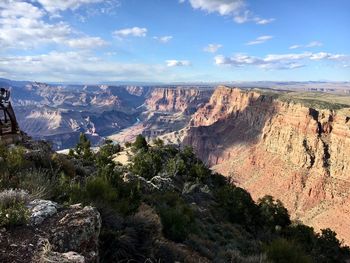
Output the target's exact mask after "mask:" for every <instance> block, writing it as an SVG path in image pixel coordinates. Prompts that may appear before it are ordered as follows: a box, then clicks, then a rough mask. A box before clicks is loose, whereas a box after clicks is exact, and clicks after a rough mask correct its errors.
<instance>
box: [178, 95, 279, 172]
mask: <svg viewBox="0 0 350 263" xmlns="http://www.w3.org/2000/svg"><path fill="white" fill-rule="evenodd" d="M276 112H277V111H276V104H275V102H274V99H273V98H272V97H270V96H267V95H260V96H259V97H257V98H254V97H250V98H249V102H248V105H247V107H245V108H244V110H241V111H239V110H237V111H234V112H232V113H230V114H227V116H226V118H224V119H221V120H218V121H216V122H214V123H213V124H211V125H209V126H198V127H190V130H189V132H188V135H187V136H186V138H185V139H184V142H183V143H184V144H185V145H191V146H192V147H193V149H194V151H195V152H196V153H197V155H198V156H199V157H200V158H201V159H202V160H203V161H204V162H206V163H207V164H208V165H214V164H216V162H217V159H218V158H219V157H220V156H222V153H223V152H225V151H226V150H228V149H229V148H231V147H233V146H235V145H238V144H256V143H257V142H258V141H259V140H260V137H261V135H262V132H263V128H264V127H265V124H266V122H268V121H270V120H271V119H272V117H273V116H274V115H275V114H276Z"/></svg>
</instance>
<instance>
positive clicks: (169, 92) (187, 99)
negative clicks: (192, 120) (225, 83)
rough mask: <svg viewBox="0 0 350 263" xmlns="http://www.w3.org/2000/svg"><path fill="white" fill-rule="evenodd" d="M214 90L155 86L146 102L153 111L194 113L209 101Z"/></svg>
mask: <svg viewBox="0 0 350 263" xmlns="http://www.w3.org/2000/svg"><path fill="white" fill-rule="evenodd" d="M211 93H212V91H211V90H205V89H200V88H182V87H178V88H155V89H153V90H152V92H151V94H150V96H149V97H148V99H147V100H146V102H145V104H146V106H147V108H148V109H149V110H152V111H166V112H183V113H188V114H192V113H194V112H195V111H196V109H197V108H198V107H199V106H200V105H201V104H203V103H205V102H207V101H208V99H209V97H210V95H211Z"/></svg>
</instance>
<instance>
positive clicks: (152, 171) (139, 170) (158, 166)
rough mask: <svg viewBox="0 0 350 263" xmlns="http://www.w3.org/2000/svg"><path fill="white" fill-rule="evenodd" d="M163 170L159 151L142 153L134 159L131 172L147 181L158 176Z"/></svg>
mask: <svg viewBox="0 0 350 263" xmlns="http://www.w3.org/2000/svg"><path fill="white" fill-rule="evenodd" d="M162 168H163V160H162V156H161V154H160V152H159V151H157V150H153V149H151V150H149V151H147V152H144V151H141V152H139V153H137V154H136V155H135V156H134V158H133V164H132V166H131V171H132V172H133V173H135V174H137V175H139V176H142V177H144V178H146V179H151V178H152V177H154V176H156V175H157V174H158V173H159V172H160V171H161V170H162Z"/></svg>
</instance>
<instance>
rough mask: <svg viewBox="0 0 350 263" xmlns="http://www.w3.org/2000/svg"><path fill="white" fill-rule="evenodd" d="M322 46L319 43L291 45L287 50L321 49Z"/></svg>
mask: <svg viewBox="0 0 350 263" xmlns="http://www.w3.org/2000/svg"><path fill="white" fill-rule="evenodd" d="M321 46H323V44H322V43H321V42H320V41H312V42H310V43H309V44H306V45H292V46H290V47H289V49H297V48H313V47H321Z"/></svg>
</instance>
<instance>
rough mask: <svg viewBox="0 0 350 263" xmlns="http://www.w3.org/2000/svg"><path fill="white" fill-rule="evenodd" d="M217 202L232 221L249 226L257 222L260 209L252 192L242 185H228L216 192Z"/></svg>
mask: <svg viewBox="0 0 350 263" xmlns="http://www.w3.org/2000/svg"><path fill="white" fill-rule="evenodd" d="M216 197H217V202H218V204H219V205H220V207H221V208H222V210H223V214H226V215H227V217H228V220H229V221H230V222H232V223H238V224H241V225H244V226H246V227H248V228H254V227H255V226H256V224H257V218H258V209H257V206H256V204H255V203H254V201H253V199H252V197H251V196H250V194H249V193H248V192H247V191H245V190H244V189H242V188H240V187H236V186H233V185H226V186H223V187H221V188H219V189H218V190H217V192H216Z"/></svg>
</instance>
